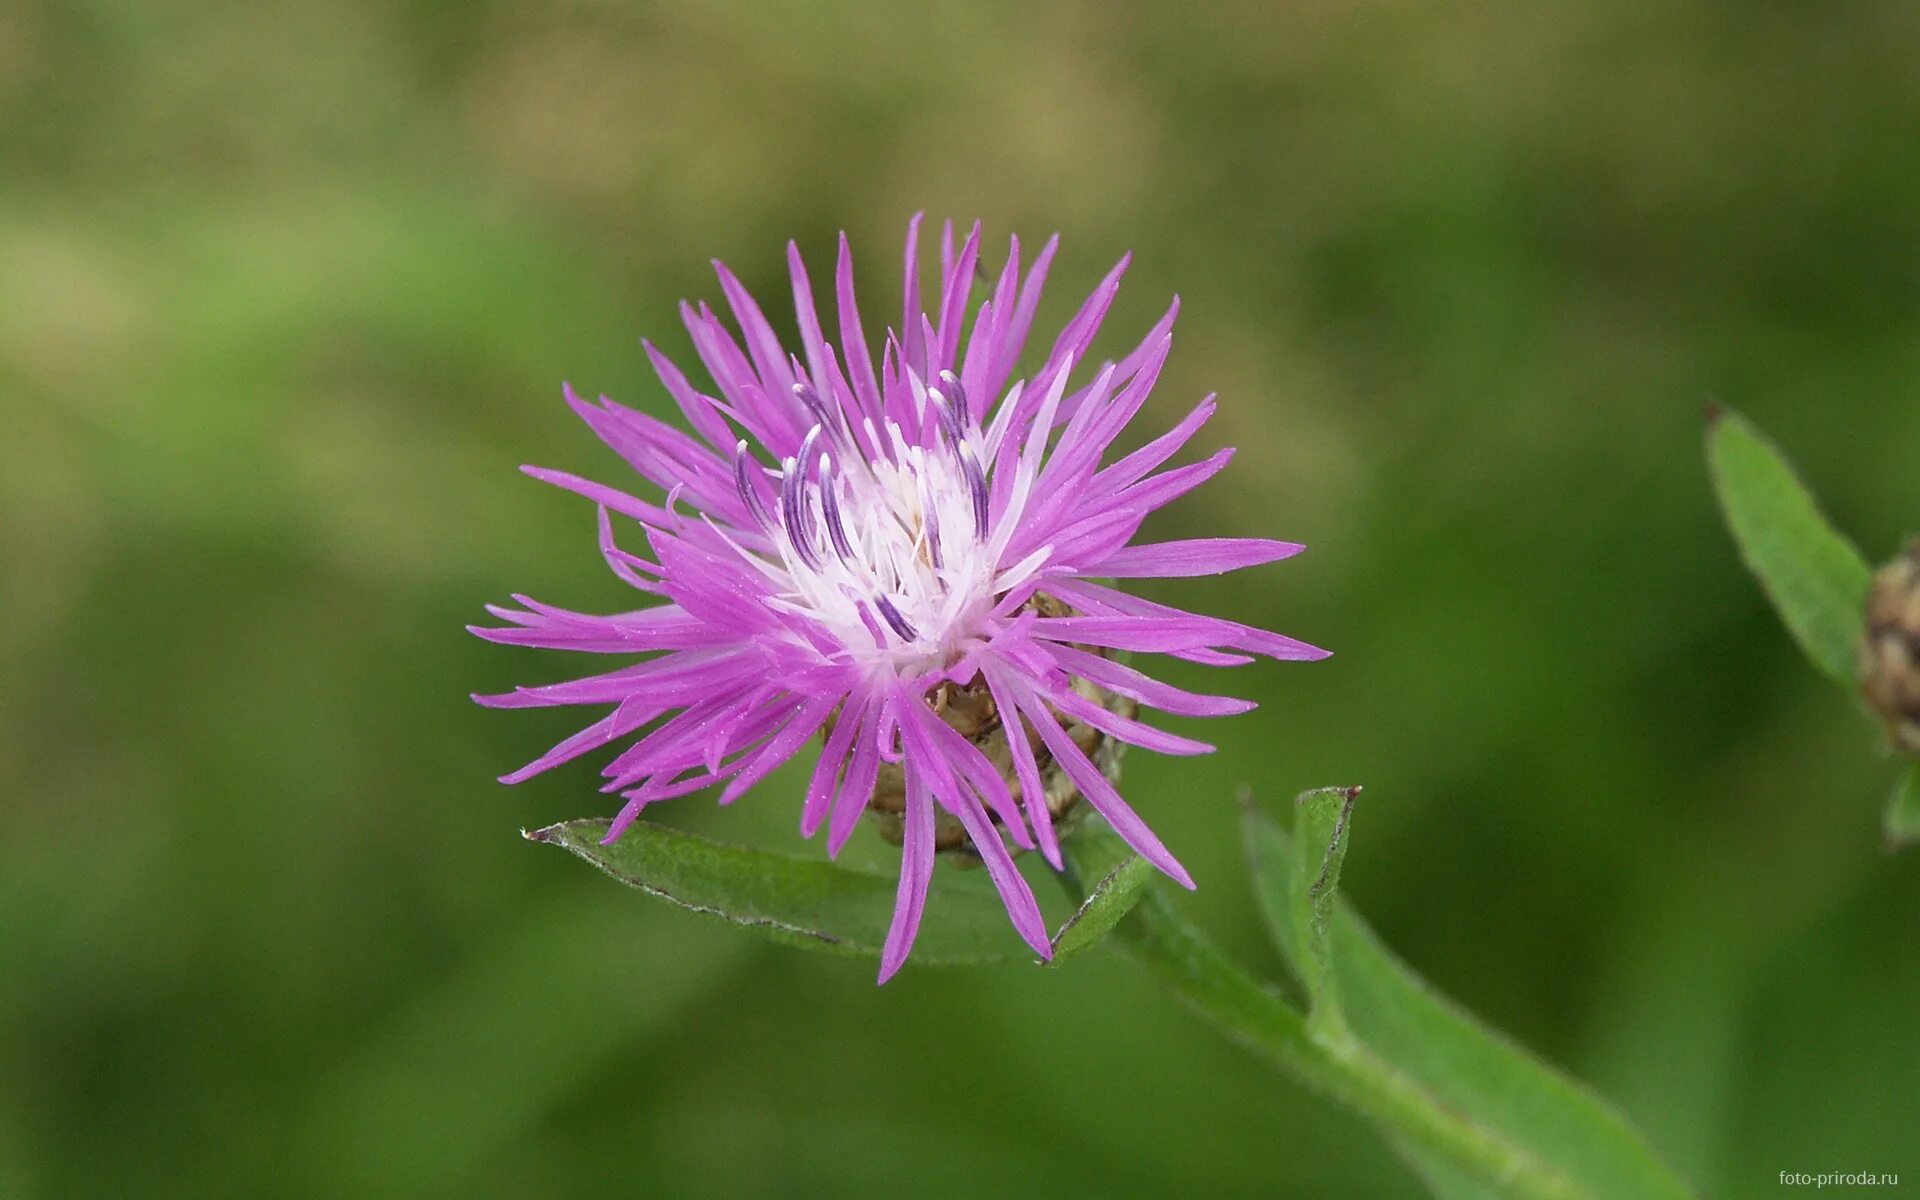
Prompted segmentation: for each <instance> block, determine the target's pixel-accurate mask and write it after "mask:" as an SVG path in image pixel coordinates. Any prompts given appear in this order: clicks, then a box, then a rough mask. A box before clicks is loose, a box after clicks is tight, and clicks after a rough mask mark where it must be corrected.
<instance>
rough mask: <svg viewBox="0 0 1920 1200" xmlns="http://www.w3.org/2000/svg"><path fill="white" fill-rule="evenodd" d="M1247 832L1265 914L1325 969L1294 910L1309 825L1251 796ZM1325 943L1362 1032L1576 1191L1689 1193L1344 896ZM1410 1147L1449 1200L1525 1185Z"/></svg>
mask: <svg viewBox="0 0 1920 1200" xmlns="http://www.w3.org/2000/svg"><path fill="white" fill-rule="evenodd" d="M1334 795H1336V796H1337V795H1338V793H1334ZM1311 811H1313V805H1311V804H1308V805H1306V806H1303V808H1302V810H1301V813H1302V819H1303V825H1312V826H1314V827H1315V828H1316V829H1318V830H1324V829H1325V815H1324V813H1322V814H1321V815H1318V816H1316V817H1314V818H1313V819H1311V820H1308V819H1306V814H1307V813H1309V812H1311ZM1245 833H1246V840H1247V851H1248V856H1249V859H1250V861H1251V864H1252V868H1253V882H1254V892H1255V895H1256V896H1257V898H1258V899H1259V902H1260V908H1261V911H1262V914H1263V915H1264V916H1265V917H1266V920H1267V925H1268V928H1269V930H1270V931H1271V932H1272V933H1273V935H1274V939H1275V941H1276V943H1277V944H1278V945H1279V948H1280V950H1281V953H1282V954H1283V955H1284V956H1285V957H1286V959H1287V961H1288V962H1289V964H1290V965H1291V966H1292V967H1293V969H1294V971H1295V972H1296V973H1297V974H1298V975H1299V976H1300V978H1301V980H1302V982H1303V983H1306V982H1307V981H1308V980H1309V979H1310V978H1312V976H1311V974H1310V973H1311V972H1312V971H1314V970H1316V969H1319V968H1316V967H1314V966H1312V965H1310V963H1311V961H1312V951H1311V949H1310V947H1309V944H1308V940H1309V938H1310V937H1311V936H1312V932H1311V924H1310V923H1308V924H1305V925H1303V924H1302V923H1301V922H1300V921H1299V920H1298V919H1297V917H1296V914H1297V911H1298V908H1297V905H1298V899H1297V898H1298V897H1299V896H1300V895H1301V894H1302V888H1301V886H1300V884H1299V882H1298V880H1297V876H1298V875H1299V874H1300V873H1301V866H1300V864H1301V862H1302V861H1303V859H1305V860H1308V861H1311V856H1310V855H1307V854H1306V853H1305V851H1304V850H1302V849H1299V848H1296V845H1295V840H1296V839H1298V840H1300V841H1306V840H1307V834H1306V832H1305V831H1304V829H1296V831H1295V832H1294V834H1293V835H1291V836H1290V835H1289V834H1288V832H1287V831H1286V830H1284V829H1282V828H1281V827H1280V825H1279V824H1278V823H1277V822H1276V821H1275V820H1274V819H1273V818H1272V817H1270V816H1269V815H1267V813H1266V812H1265V811H1264V810H1262V809H1261V808H1258V807H1256V806H1253V805H1249V806H1248V807H1247V812H1246V822H1245ZM1315 836H1316V840H1317V836H1318V835H1317V834H1316V835H1315ZM1323 861H1324V860H1323ZM1307 891H1308V892H1309V894H1310V886H1309V888H1308V889H1307ZM1325 945H1326V951H1327V953H1328V955H1329V961H1330V963H1331V969H1332V974H1333V976H1334V978H1335V980H1336V981H1337V983H1338V986H1339V989H1340V991H1339V994H1340V1002H1341V1010H1340V1011H1341V1015H1342V1018H1343V1020H1344V1022H1345V1025H1346V1028H1347V1030H1348V1031H1350V1035H1351V1036H1352V1038H1353V1039H1355V1040H1356V1041H1357V1042H1358V1043H1359V1045H1360V1046H1362V1047H1364V1048H1365V1049H1366V1050H1367V1051H1369V1052H1371V1053H1372V1054H1373V1055H1376V1056H1378V1057H1379V1058H1380V1059H1381V1060H1382V1061H1384V1062H1385V1063H1387V1064H1389V1065H1390V1066H1391V1067H1392V1068H1393V1069H1394V1070H1395V1071H1396V1072H1398V1073H1399V1074H1400V1075H1402V1076H1404V1077H1405V1078H1406V1079H1408V1080H1410V1081H1412V1082H1413V1083H1415V1084H1416V1085H1418V1086H1419V1087H1421V1088H1423V1089H1424V1090H1425V1091H1427V1092H1429V1093H1431V1094H1432V1095H1433V1096H1434V1097H1435V1098H1436V1099H1437V1101H1438V1102H1439V1103H1440V1104H1441V1105H1443V1106H1444V1107H1445V1108H1446V1109H1447V1110H1449V1111H1452V1112H1457V1113H1459V1114H1460V1115H1461V1116H1463V1117H1465V1118H1466V1119H1468V1120H1470V1121H1471V1122H1472V1123H1473V1124H1474V1125H1475V1126H1476V1127H1478V1128H1480V1129H1482V1130H1484V1131H1485V1132H1486V1133H1487V1134H1489V1135H1490V1136H1493V1137H1496V1138H1498V1139H1500V1141H1502V1142H1503V1143H1505V1144H1508V1145H1511V1146H1513V1147H1516V1148H1518V1149H1520V1150H1523V1151H1524V1152H1525V1153H1526V1154H1527V1155H1529V1156H1530V1157H1531V1158H1532V1159H1534V1160H1537V1161H1539V1162H1542V1163H1551V1164H1552V1165H1553V1166H1554V1167H1555V1168H1556V1169H1557V1170H1558V1171H1560V1172H1562V1173H1563V1174H1564V1176H1565V1179H1566V1181H1567V1182H1568V1184H1569V1185H1570V1186H1571V1187H1572V1188H1574V1189H1575V1192H1576V1194H1580V1195H1589V1196H1607V1197H1610V1196H1633V1197H1636V1198H1645V1200H1656V1198H1660V1197H1666V1198H1672V1200H1677V1198H1679V1197H1684V1196H1686V1195H1687V1194H1688V1193H1687V1191H1686V1189H1685V1188H1684V1187H1683V1186H1682V1185H1681V1184H1680V1182H1679V1181H1678V1180H1677V1179H1676V1178H1675V1177H1674V1176H1673V1174H1672V1173H1671V1172H1670V1171H1669V1170H1668V1168H1667V1167H1666V1166H1665V1165H1664V1164H1663V1163H1662V1162H1661V1161H1660V1160H1659V1158H1658V1157H1657V1156H1656V1155H1655V1153H1654V1152H1653V1150H1652V1148H1651V1147H1649V1146H1648V1145H1647V1143H1646V1142H1645V1140H1644V1139H1643V1138H1642V1137H1641V1136H1640V1134H1639V1133H1638V1132H1637V1131H1636V1130H1634V1128H1633V1127H1632V1126H1631V1125H1629V1124H1628V1123H1627V1121H1626V1120H1625V1119H1624V1118H1623V1117H1621V1116H1620V1115H1619V1114H1618V1113H1616V1112H1614V1111H1613V1110H1612V1109H1611V1108H1610V1107H1608V1106H1607V1104H1606V1103H1605V1102H1604V1101H1602V1100H1601V1099H1600V1098H1599V1097H1597V1096H1595V1095H1593V1094H1592V1093H1591V1092H1589V1091H1587V1090H1586V1089H1585V1088H1583V1087H1582V1086H1581V1085H1579V1084H1578V1083H1575V1082H1574V1081H1573V1080H1571V1079H1569V1078H1567V1077H1566V1076H1565V1075H1562V1074H1561V1073H1560V1072H1558V1071H1556V1070H1554V1069H1553V1068H1551V1067H1549V1066H1547V1065H1546V1064H1544V1063H1542V1062H1541V1061H1539V1060H1538V1059H1535V1058H1533V1057H1531V1056H1530V1055H1528V1054H1527V1052H1526V1051H1525V1050H1523V1049H1521V1048H1520V1047H1519V1046H1517V1045H1515V1044H1514V1043H1513V1042H1511V1041H1509V1040H1507V1039H1506V1038H1505V1037H1504V1036H1502V1035H1501V1034H1499V1033H1496V1032H1494V1031H1493V1030H1491V1029H1489V1028H1487V1027H1486V1026H1484V1025H1482V1024H1481V1023H1480V1022H1479V1021H1478V1020H1476V1019H1475V1018H1474V1017H1473V1016H1472V1015H1470V1014H1469V1013H1467V1012H1465V1011H1464V1010H1462V1009H1460V1008H1459V1007H1457V1006H1455V1005H1454V1004H1453V1003H1452V1002H1451V1001H1449V1000H1448V999H1446V998H1445V997H1443V996H1441V995H1440V994H1439V993H1438V992H1436V991H1434V990H1433V988H1432V987H1431V986H1430V985H1428V984H1427V982H1426V981H1425V980H1423V979H1421V978H1420V976H1419V975H1417V974H1416V973H1414V971H1413V970H1412V969H1411V968H1410V967H1408V966H1407V965H1406V964H1405V963H1403V962H1401V961H1400V960H1399V959H1398V958H1396V957H1395V956H1394V955H1393V953H1392V952H1391V951H1389V950H1388V949H1387V948H1386V947H1385V946H1383V945H1382V944H1381V942H1380V940H1379V938H1378V937H1377V936H1376V935H1375V934H1374V932H1373V931H1372V930H1371V929H1370V928H1368V927H1367V924H1366V922H1365V921H1363V920H1362V919H1361V918H1360V917H1359V915H1358V914H1356V913H1355V912H1354V911H1353V909H1352V908H1351V907H1350V906H1349V905H1347V904H1346V902H1345V901H1344V900H1340V899H1337V898H1336V900H1335V902H1334V906H1333V910H1332V912H1331V914H1330V916H1329V923H1328V929H1327V934H1326V939H1325ZM1309 986H1311V985H1310V984H1309ZM1400 1144H1402V1145H1404V1142H1400ZM1407 1157H1408V1162H1409V1163H1410V1165H1412V1166H1413V1167H1414V1168H1415V1170H1417V1171H1418V1172H1420V1174H1421V1175H1422V1177H1423V1178H1425V1179H1427V1180H1428V1181H1429V1182H1430V1183H1431V1184H1432V1186H1433V1188H1434V1191H1435V1193H1436V1194H1437V1195H1440V1196H1443V1197H1446V1198H1448V1200H1455V1198H1458V1200H1468V1198H1473V1200H1479V1198H1481V1197H1485V1196H1507V1195H1511V1194H1515V1193H1514V1192H1513V1191H1512V1190H1511V1189H1509V1188H1506V1187H1504V1186H1501V1184H1500V1181H1499V1180H1498V1179H1494V1178H1476V1177H1474V1176H1472V1175H1465V1176H1463V1175H1461V1174H1460V1171H1459V1164H1457V1163H1453V1164H1449V1163H1447V1162H1445V1161H1443V1160H1440V1159H1437V1158H1432V1157H1431V1156H1430V1155H1428V1154H1426V1153H1425V1152H1423V1151H1421V1150H1420V1149H1418V1148H1411V1150H1410V1152H1409V1153H1408V1155H1407Z"/></svg>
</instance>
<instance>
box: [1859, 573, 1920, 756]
mask: <svg viewBox="0 0 1920 1200" xmlns="http://www.w3.org/2000/svg"><path fill="white" fill-rule="evenodd" d="M1860 681H1861V690H1862V691H1863V692H1864V693H1865V694H1866V697H1867V703H1868V704H1870V705H1872V706H1873V711H1874V712H1876V713H1878V714H1879V715H1880V718H1881V720H1883V721H1885V722H1886V723H1887V736H1888V737H1890V738H1892V739H1893V742H1894V744H1895V745H1896V746H1898V747H1899V748H1900V749H1902V750H1904V751H1906V752H1907V753H1908V754H1913V755H1920V539H1916V540H1915V541H1914V543H1913V544H1912V545H1910V546H1908V547H1907V552H1906V553H1905V554H1903V555H1901V556H1900V557H1899V558H1896V559H1894V560H1893V561H1892V562H1891V563H1888V564H1887V565H1886V566H1885V567H1884V568H1882V569H1881V571H1880V574H1879V575H1878V576H1876V577H1875V578H1874V581H1873V590H1872V591H1871V592H1870V593H1869V594H1868V596H1867V629H1866V636H1865V638H1863V639H1862V640H1861V643H1860Z"/></svg>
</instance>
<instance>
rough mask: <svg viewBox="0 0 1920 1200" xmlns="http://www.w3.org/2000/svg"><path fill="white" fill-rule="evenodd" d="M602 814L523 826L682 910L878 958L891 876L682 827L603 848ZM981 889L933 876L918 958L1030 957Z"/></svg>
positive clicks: (531, 836)
mask: <svg viewBox="0 0 1920 1200" xmlns="http://www.w3.org/2000/svg"><path fill="white" fill-rule="evenodd" d="M607 825H608V823H607V822H606V821H604V820H586V821H564V822H562V823H560V824H558V825H549V826H547V827H546V828H545V829H539V830H534V831H532V832H526V833H523V836H524V837H526V838H527V840H529V841H534V842H544V843H546V844H548V845H552V846H560V847H562V848H564V849H567V850H571V851H572V852H573V853H575V854H577V855H579V856H580V857H581V858H584V859H586V860H587V861H588V862H590V863H592V864H593V865H594V866H596V867H598V868H600V869H601V870H602V871H605V872H606V873H607V874H608V875H611V876H612V877H613V878H615V879H617V880H619V881H620V882H621V883H624V884H626V885H627V886H628V887H632V888H638V889H639V890H640V891H643V892H645V893H647V894H648V895H650V896H658V897H660V898H661V899H662V900H667V901H670V902H672V903H674V904H677V905H679V906H680V907H682V908H688V909H692V910H693V911H694V912H697V913H704V914H706V915H708V916H713V917H718V918H720V919H721V920H724V921H731V922H733V923H734V924H736V925H745V926H747V927H748V928H751V929H755V930H758V931H759V932H761V933H763V934H766V935H767V936H768V937H771V938H773V939H774V940H775V941H780V942H785V943H787V944H788V945H791V946H803V947H806V948H807V949H810V950H827V951H832V952H835V953H839V954H850V955H856V956H859V957H862V958H878V957H879V956H880V948H881V946H882V945H884V944H885V942H886V937H887V926H888V924H889V922H891V921H892V919H893V902H894V888H895V885H896V883H897V880H895V879H894V878H892V877H891V876H886V875H877V874H873V873H870V872H866V871H854V870H849V869H847V868H844V867H837V866H835V865H833V864H832V863H828V862H820V861H818V860H815V859H801V858H790V857H788V856H786V855H784V854H775V853H772V852H771V851H767V850H753V849H749V848H747V847H745V846H730V845H727V844H725V843H723V842H715V841H711V840H709V839H707V838H703V837H700V836H698V835H695V834H691V833H682V832H680V831H679V830H674V829H667V828H665V827H663V826H660V825H653V824H649V823H648V822H645V821H638V822H635V823H634V825H633V828H631V829H629V830H628V831H627V832H626V833H625V834H623V835H622V836H621V838H620V840H619V841H617V842H615V843H614V844H613V845H611V846H602V845H601V844H600V839H601V838H602V837H605V836H606V832H607ZM1032 959H1033V953H1032V951H1030V950H1028V949H1027V948H1026V947H1025V946H1024V945H1022V944H1021V942H1020V938H1019V936H1018V935H1017V934H1015V933H1014V931H1013V927H1012V926H1011V925H1010V924H1008V922H1007V914H1006V910H1005V909H1004V908H1002V907H1001V905H1000V902H999V901H998V900H997V899H996V898H994V897H993V896H992V895H991V894H990V893H988V892H986V891H974V890H971V889H968V888H964V887H960V886H955V885H953V884H946V885H944V886H943V885H942V884H941V881H940V880H939V879H938V878H937V876H936V880H935V886H934V888H933V891H932V894H931V895H929V897H928V899H927V908H926V916H925V918H924V919H923V920H922V921H921V923H920V933H919V936H918V937H917V938H916V939H915V941H914V945H913V961H914V962H916V963H920V964H922V965H939V964H946V965H951V964H960V963H986V962H1005V961H1012V960H1027V961H1032Z"/></svg>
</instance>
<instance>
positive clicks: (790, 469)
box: [780, 425, 820, 571]
mask: <svg viewBox="0 0 1920 1200" xmlns="http://www.w3.org/2000/svg"><path fill="white" fill-rule="evenodd" d="M819 440H820V426H818V425H815V426H814V427H813V428H812V429H811V430H809V431H808V432H807V436H806V437H805V438H803V439H801V442H800V453H799V454H797V455H795V456H794V457H793V458H790V459H788V460H787V461H786V464H785V466H786V478H785V479H784V480H782V481H781V486H780V518H781V520H782V522H783V523H784V524H785V525H786V530H787V540H788V541H790V542H792V543H793V549H794V553H796V554H798V555H799V556H800V561H801V562H803V563H805V564H807V566H808V567H809V568H811V569H812V570H815V571H818V570H819V569H820V552H819V551H818V550H817V549H815V547H814V544H813V536H812V531H811V530H809V529H808V528H807V520H806V515H807V472H806V468H805V467H804V466H803V465H802V464H804V463H806V462H808V461H809V460H811V458H812V457H813V447H814V444H815V443H816V442H818V441H819Z"/></svg>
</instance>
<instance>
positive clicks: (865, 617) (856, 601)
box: [840, 585, 887, 650]
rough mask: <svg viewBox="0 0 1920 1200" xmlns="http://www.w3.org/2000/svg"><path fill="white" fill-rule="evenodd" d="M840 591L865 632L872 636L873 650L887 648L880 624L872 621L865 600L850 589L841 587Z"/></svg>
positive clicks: (870, 612)
mask: <svg viewBox="0 0 1920 1200" xmlns="http://www.w3.org/2000/svg"><path fill="white" fill-rule="evenodd" d="M840 591H841V593H842V594H843V595H845V596H846V597H847V599H849V600H852V601H853V611H854V612H856V613H858V614H859V616H860V623H861V624H862V625H865V626H866V627H867V632H868V633H870V634H872V635H873V648H874V649H875V650H885V649H886V648H887V635H886V634H885V633H884V632H882V630H881V629H880V622H878V621H876V620H874V619H873V609H872V608H871V607H870V606H869V605H868V604H867V602H866V601H865V600H862V599H860V598H859V596H858V595H857V594H855V592H854V590H853V589H852V588H850V587H846V586H844V585H843V586H842V587H841V589H840Z"/></svg>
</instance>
